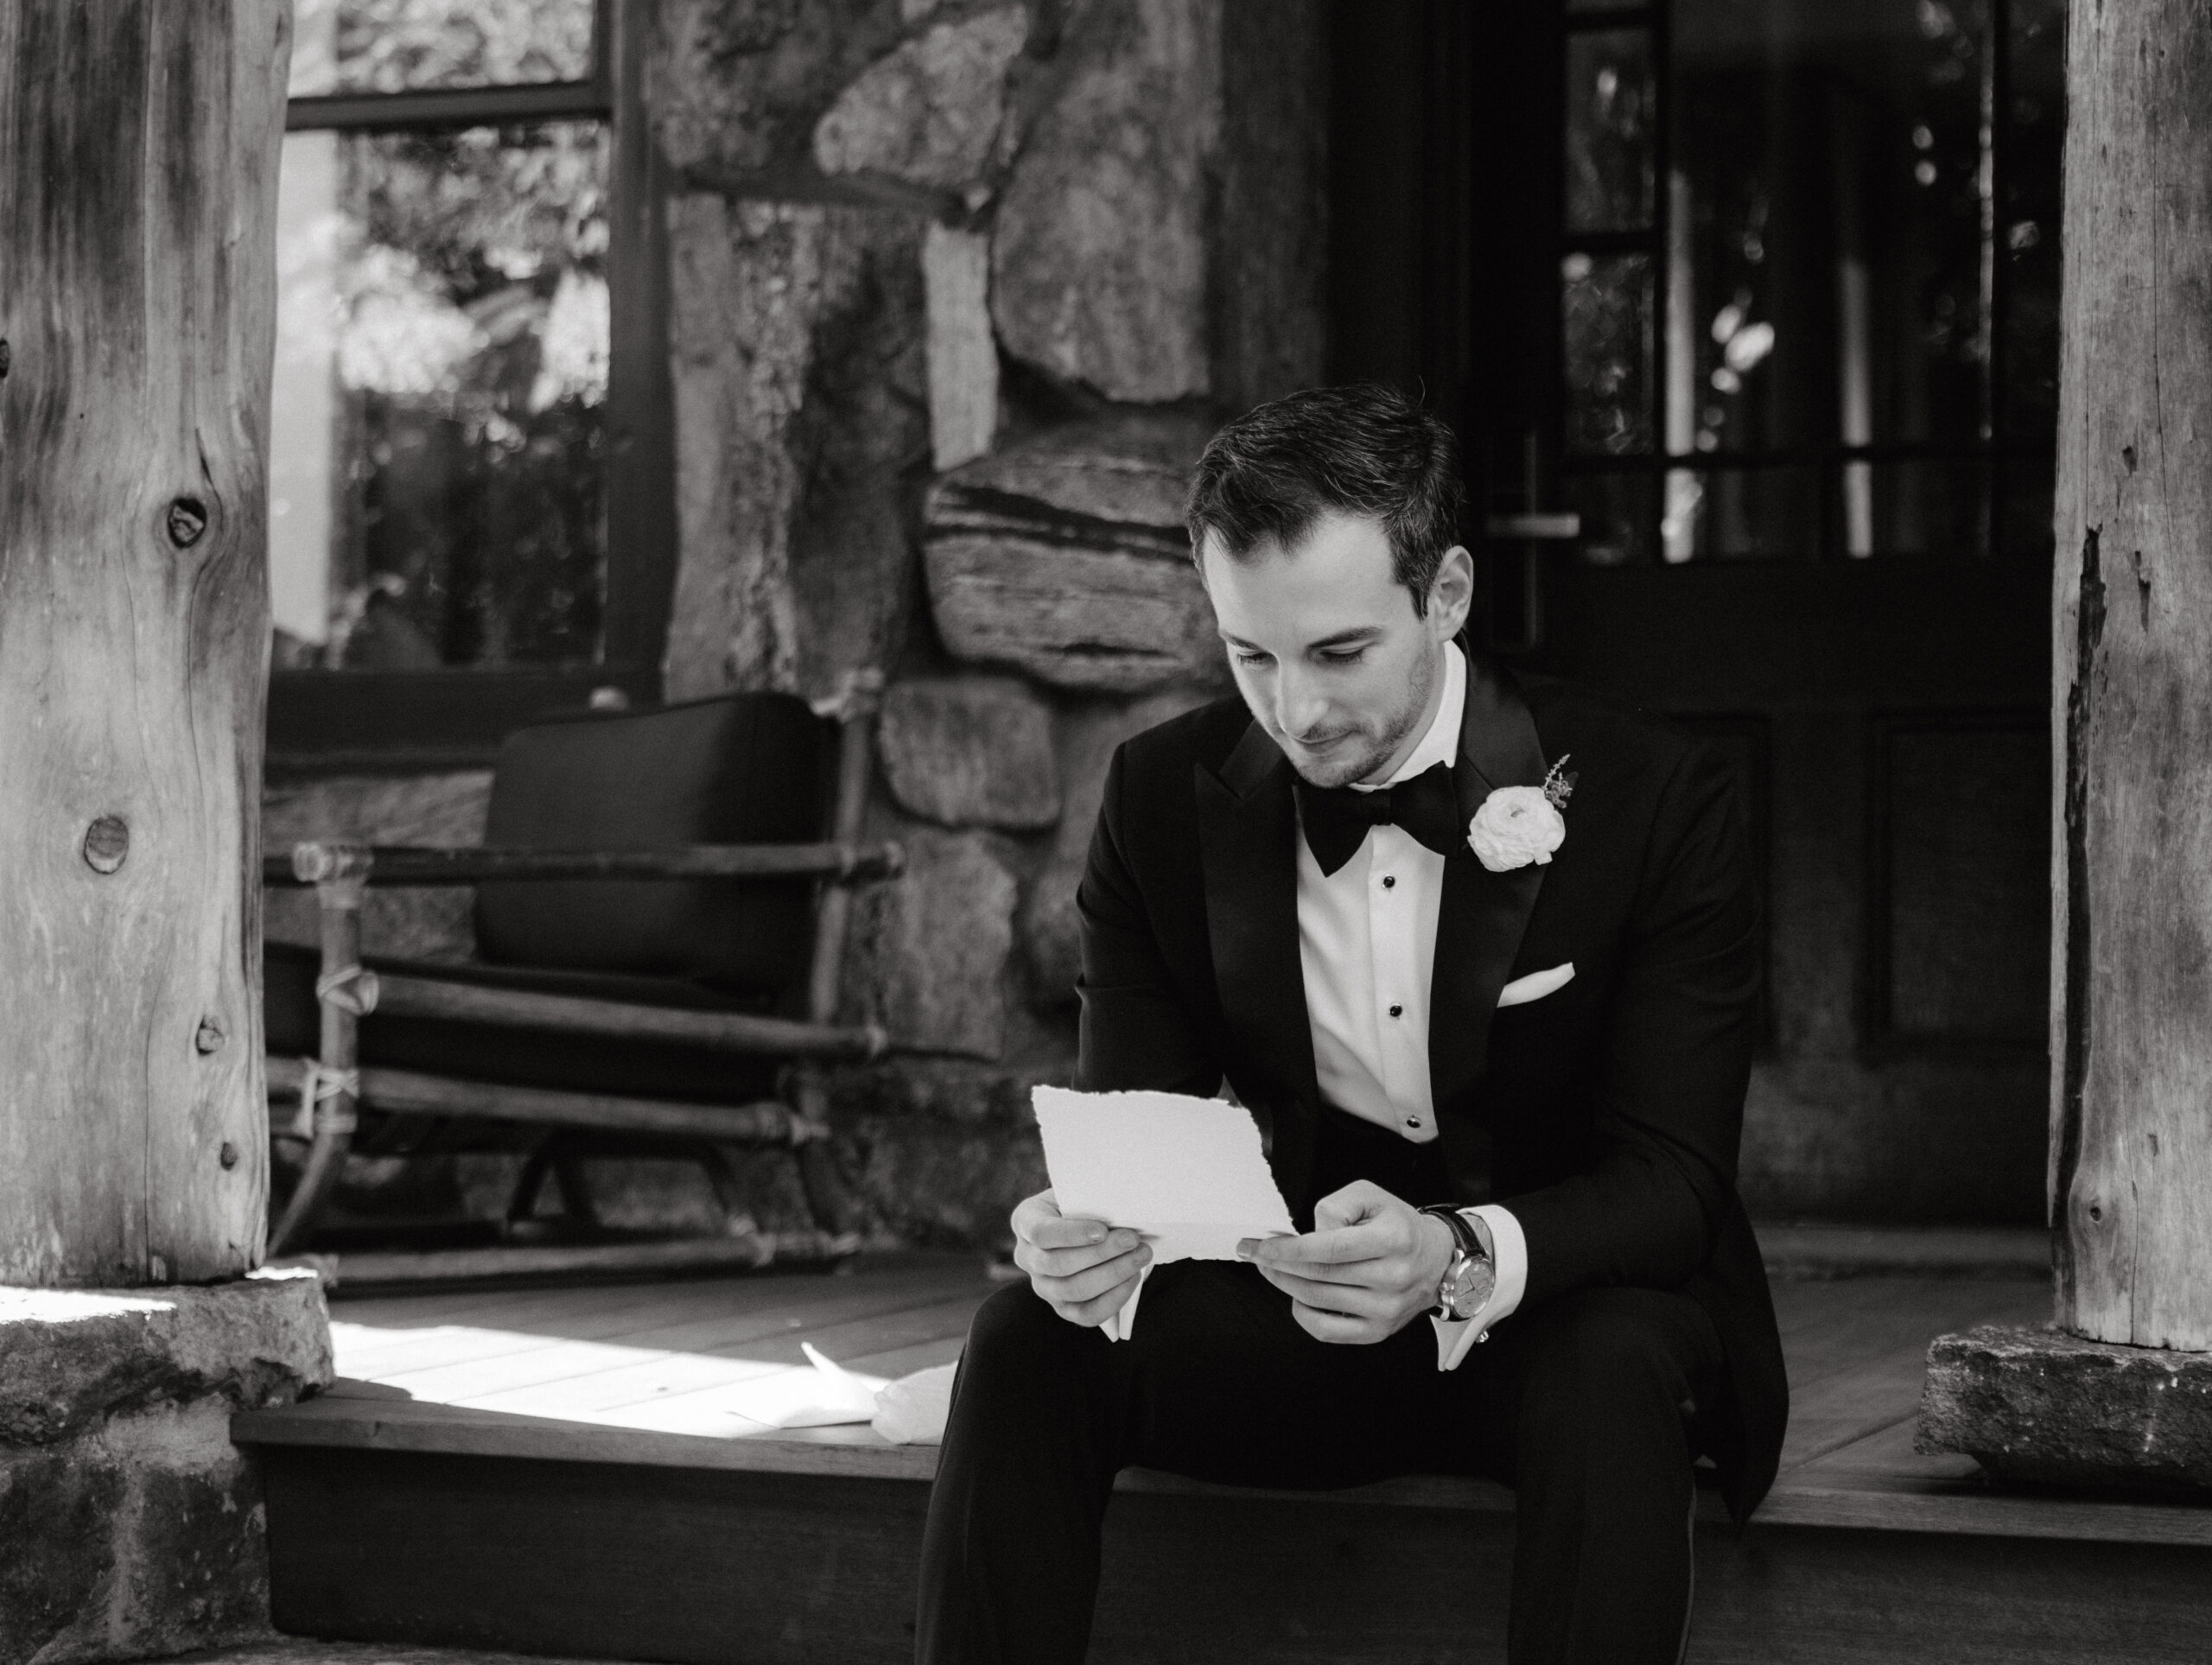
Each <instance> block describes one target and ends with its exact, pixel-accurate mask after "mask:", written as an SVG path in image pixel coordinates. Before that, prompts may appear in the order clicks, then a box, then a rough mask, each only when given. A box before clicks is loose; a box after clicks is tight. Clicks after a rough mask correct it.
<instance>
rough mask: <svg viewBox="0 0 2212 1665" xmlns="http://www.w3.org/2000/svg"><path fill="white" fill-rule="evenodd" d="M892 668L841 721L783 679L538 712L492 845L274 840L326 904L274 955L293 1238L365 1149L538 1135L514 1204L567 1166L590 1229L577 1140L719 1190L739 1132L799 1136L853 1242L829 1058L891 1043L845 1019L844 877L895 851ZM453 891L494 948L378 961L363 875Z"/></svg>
mask: <svg viewBox="0 0 2212 1665" xmlns="http://www.w3.org/2000/svg"><path fill="white" fill-rule="evenodd" d="M878 685H879V684H878V683H877V681H876V679H874V678H873V677H865V678H855V680H854V682H853V683H852V685H851V686H850V687H849V690H848V692H847V694H846V696H844V697H843V699H842V701H841V702H838V703H837V705H836V709H835V713H834V715H835V718H836V720H835V721H831V720H830V719H829V718H825V717H824V716H823V715H817V713H816V712H815V711H814V710H813V709H810V708H809V706H808V705H807V704H806V703H805V702H803V701H801V700H798V699H797V698H795V697H793V696H789V695H783V694H733V695H726V696H720V697H717V698H714V699H706V700H696V701H692V702H687V703H684V704H679V705H672V706H666V707H661V708H658V709H652V710H645V711H637V712H627V711H625V712H591V713H585V714H579V715H575V716H568V717H561V718H557V719H553V720H549V721H541V722H538V723H535V724H532V725H531V726H530V727H529V728H523V729H520V730H518V731H517V732H515V733H514V734H511V735H510V736H508V738H507V740H505V743H504V744H503V745H502V746H501V747H500V750H499V757H498V759H497V762H496V764H495V766H494V771H493V786H492V799H491V805H490V810H489V813H488V816H487V819H486V829H485V844H484V846H483V848H480V849H475V850H426V849H373V848H365V847H361V846H352V845H342V844H324V845H302V846H301V847H299V849H298V850H297V851H296V852H293V853H291V854H290V855H272V856H271V857H270V860H269V863H268V866H269V870H270V873H269V876H270V880H271V881H272V882H279V883H282V882H287V881H288V880H289V881H290V882H312V883H315V884H316V886H317V888H318V890H319V892H320V893H321V900H322V904H323V908H322V914H323V921H324V931H323V935H324V942H323V946H322V948H321V950H320V951H317V950H312V949H307V948H302V947H297V946H295V945H291V944H277V943H272V944H269V945H268V948H267V951H266V956H265V958H264V991H265V992H264V1011H265V1016H266V1026H267V1038H268V1050H269V1052H270V1083H271V1096H272V1098H277V1099H278V1100H279V1102H280V1103H281V1102H282V1100H283V1096H284V1095H288V1094H289V1095H296V1098H295V1101H294V1102H296V1103H297V1104H298V1105H299V1115H298V1119H297V1121H296V1122H295V1123H294V1124H293V1125H292V1126H290V1127H289V1128H284V1127H282V1126H280V1135H279V1136H280V1137H283V1136H289V1137H308V1138H309V1139H310V1149H309V1154H308V1160H307V1162H306V1164H305V1167H304V1171H303V1173H302V1179H301V1180H300V1183H299V1185H297V1186H296V1189H295V1191H294V1193H293V1196H292V1198H291V1200H290V1202H289V1204H288V1205H287V1207H286V1210H285V1212H284V1216H283V1219H282V1220H281V1221H280V1222H279V1223H278V1225H277V1229H276V1230H275V1231H274V1232H273V1233H272V1248H273V1249H274V1251H275V1252H277V1253H286V1252H290V1251H293V1250H296V1249H299V1248H301V1247H302V1246H304V1244H305V1243H306V1242H307V1241H308V1236H309V1235H310V1234H311V1232H312V1230H313V1226H314V1219H315V1213H316V1211H317V1210H318V1209H320V1207H321V1204H323V1202H324V1201H325V1199H326V1198H327V1195H328V1193H329V1191H330V1189H331V1187H332V1185H334V1182H335V1179H336V1176H337V1172H338V1170H339V1167H340V1166H341V1165H342V1162H343V1160H344V1157H345V1155H346V1153H348V1152H349V1151H358V1152H359V1153H363V1154H411V1153H428V1152H431V1151H446V1150H454V1149H467V1148H486V1147H492V1148H523V1149H527V1150H529V1151H531V1161H530V1162H529V1163H528V1164H527V1165H526V1166H525V1168H524V1175H523V1178H522V1180H521V1182H520V1184H519V1185H518V1189H517V1192H516V1198H515V1202H514V1205H513V1207H512V1210H511V1214H512V1215H513V1216H515V1217H522V1216H526V1215H527V1214H528V1213H529V1212H530V1211H531V1210H532V1208H533V1207H534V1203H535V1198H536V1195H537V1191H538V1189H539V1187H540V1185H542V1182H543V1177H544V1175H545V1173H546V1172H548V1171H549V1170H550V1171H551V1172H555V1173H556V1175H557V1176H558V1178H559V1179H560V1180H561V1183H562V1189H563V1195H564V1197H565V1198H567V1199H568V1201H569V1207H570V1211H571V1212H573V1213H578V1214H581V1215H582V1216H584V1217H585V1218H586V1219H587V1220H588V1217H589V1209H588V1199H587V1198H586V1195H585V1193H584V1191H583V1185H582V1179H581V1177H580V1175H579V1174H578V1173H577V1172H575V1169H574V1167H573V1159H574V1158H575V1157H576V1156H577V1155H579V1154H582V1153H601V1152H607V1151H617V1150H621V1151H633V1152H637V1153H663V1154H665V1153H681V1154H686V1155H691V1156H695V1157H696V1158H697V1159H698V1160H701V1161H702V1163H704V1164H705V1165H706V1166H707V1169H708V1172H709V1176H710V1177H711V1178H713V1179H715V1182H716V1188H717V1191H718V1192H721V1193H722V1194H723V1196H724V1201H725V1204H726V1205H727V1204H729V1203H730V1201H731V1198H730V1197H729V1195H728V1189H727V1182H728V1165H727V1162H726V1160H724V1159H723V1158H722V1156H721V1146H722V1145H724V1144H734V1143H761V1142H773V1143H787V1144H790V1145H791V1146H792V1147H794V1148H795V1149H796V1151H797V1152H798V1156H799V1159H800V1161H801V1167H802V1173H803V1176H804V1179H806V1182H807V1192H808V1195H809V1198H810V1202H811V1203H812V1204H813V1205H814V1209H815V1213H816V1216H817V1224H818V1225H820V1226H821V1227H822V1228H823V1232H824V1233H825V1234H827V1235H828V1236H830V1237H833V1238H842V1237H843V1236H845V1226H846V1224H847V1222H846V1221H845V1220H844V1219H843V1218H842V1204H841V1201H840V1199H839V1198H838V1197H837V1195H836V1185H835V1183H834V1176H832V1175H831V1174H830V1173H829V1169H828V1166H827V1153H826V1148H825V1147H823V1145H822V1144H821V1141H820V1135H821V1134H822V1133H823V1125H822V1103H821V1100H822V1096H823V1095H822V1089H821V1082H820V1077H819V1067H820V1065H821V1064H823V1062H826V1061H827V1060H829V1059H832V1058H841V1057H859V1056H868V1055H872V1054H873V1052H875V1051H876V1050H879V1049H880V1045H881V1037H880V1034H879V1033H875V1032H874V1031H872V1030H867V1029H856V1028H840V1027H838V1026H836V1025H835V1024H834V1023H833V1022H831V1019H832V1018H833V1017H834V1015H835V1013H834V1006H835V1000H836V987H837V973H838V970H839V968H840V965H841V963H842V950H843V937H844V925H845V919H846V917H847V904H846V898H847V895H848V891H847V890H846V888H845V887H847V886H849V884H851V883H852V882H854V881H855V880H859V879H861V878H865V877H868V876H871V875H875V874H883V873H887V872H891V871H895V870H896V867H897V866H898V861H899V856H898V852H897V851H896V849H895V848H892V847H888V846H878V847H868V848H863V847H861V846H859V845H858V844H856V843H855V834H856V833H857V830H858V826H859V820H860V813H861V806H862V799H863V797H864V794H865V791H866V785H867V778H868V729H869V721H868V720H869V718H870V716H871V715H872V713H873V706H874V690H875V688H876V687H877V686H878ZM599 873H613V874H618V875H620V876H614V877H595V876H588V875H591V874H599ZM461 882H473V883H474V884H475V885H476V899H475V913H474V919H475V933H476V946H477V950H478V958H477V960H476V961H474V962H472V963H464V964H451V963H428V962H405V961H398V960H390V959H374V958H372V959H370V960H368V961H366V962H362V961H360V959H359V952H358V950H359V904H360V899H361V893H362V889H363V887H364V886H365V885H370V884H394V885H404V884H410V883H435V884H452V883H461ZM277 1119H278V1121H279V1122H280V1124H281V1123H282V1121H283V1117H282V1113H281V1111H280V1113H279V1115H278V1118H277Z"/></svg>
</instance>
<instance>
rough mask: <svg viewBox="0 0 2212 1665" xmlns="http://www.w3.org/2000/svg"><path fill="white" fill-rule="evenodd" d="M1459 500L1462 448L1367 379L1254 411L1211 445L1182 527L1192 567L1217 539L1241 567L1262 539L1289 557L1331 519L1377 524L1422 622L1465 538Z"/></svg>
mask: <svg viewBox="0 0 2212 1665" xmlns="http://www.w3.org/2000/svg"><path fill="white" fill-rule="evenodd" d="M1461 495H1462V493H1461V487H1460V484H1459V443H1458V442H1457V441H1456V440H1455V439H1454V438H1453V437H1452V430H1451V429H1450V428H1448V427H1446V425H1445V424H1444V423H1441V422H1440V421H1438V420H1437V419H1436V418H1435V417H1434V416H1430V415H1429V414H1428V413H1427V411H1425V410H1421V408H1420V407H1419V406H1418V405H1416V404H1414V402H1413V401H1412V400H1410V399H1408V398H1407V397H1405V396H1404V395H1403V394H1402V393H1399V392H1397V391H1395V390H1394V389H1391V388H1388V387H1383V386H1379V385H1376V384H1374V383H1371V382H1370V383H1358V384H1353V385H1351V386H1346V387H1313V388H1308V389H1306V391H1304V392H1302V393H1293V394H1290V395H1288V396H1287V397H1284V398H1280V399H1275V400H1273V401H1271V402H1269V403H1268V404H1262V405H1258V406H1255V408H1253V409H1252V410H1248V411H1246V412H1245V413H1244V414H1243V416H1239V417H1237V418H1236V420H1235V421H1234V422H1232V423H1229V424H1228V426H1226V427H1225V428H1224V429H1222V430H1221V431H1220V432H1219V433H1217V434H1216V435H1214V436H1213V438H1212V439H1211V440H1210V441H1209V442H1207V444H1206V448H1205V454H1203V455H1201V456H1200V457H1199V458H1198V474H1197V477H1196V478H1195V479H1194V480H1192V485H1191V501H1190V507H1189V509H1188V510H1187V511H1186V512H1185V523H1184V524H1185V525H1186V526H1188V527H1189V529H1190V533H1191V558H1192V560H1193V561H1197V560H1198V559H1199V558H1200V554H1201V551H1202V550H1203V549H1204V547H1205V539H1206V534H1207V533H1209V532H1211V533H1212V534H1213V536H1214V537H1216V538H1217V539H1219V540H1220V543H1221V547H1222V550H1223V551H1224V553H1225V554H1227V555H1228V556H1229V557H1230V559H1231V560H1237V561H1241V560H1243V558H1244V557H1245V556H1248V555H1249V554H1250V553H1251V552H1252V551H1253V550H1254V549H1255V548H1256V547H1257V546H1258V545H1259V544H1260V543H1262V542H1265V541H1272V542H1274V543H1280V544H1281V545H1283V546H1284V547H1285V548H1288V547H1289V546H1290V545H1292V544H1294V543H1297V542H1298V541H1299V540H1300V539H1301V538H1303V537H1306V535H1307V534H1308V533H1310V532H1311V531H1313V524H1314V523H1315V522H1316V521H1318V520H1319V519H1320V518H1321V517H1322V516H1323V515H1324V514H1326V513H1329V512H1332V511H1334V512H1338V513H1343V514H1353V515H1361V516H1364V517H1366V518H1369V519H1372V520H1377V521H1380V522H1381V523H1382V524H1383V535H1384V537H1387V538H1388V539H1389V543H1390V569H1391V574H1392V575H1393V576H1394V577H1395V578H1396V579H1397V581H1399V582H1400V583H1402V584H1403V585H1404V586H1405V587H1406V588H1408V589H1409V590H1411V591H1412V592H1413V594H1414V612H1415V613H1421V614H1426V613H1427V611H1428V591H1429V587H1430V586H1431V585H1432V584H1433V583H1434V582H1435V581H1436V569H1437V568H1438V566H1439V565H1440V563H1441V562H1442V561H1443V559H1444V552H1445V550H1448V549H1450V548H1451V547H1452V544H1453V543H1457V542H1458V541H1459V505H1460V499H1461Z"/></svg>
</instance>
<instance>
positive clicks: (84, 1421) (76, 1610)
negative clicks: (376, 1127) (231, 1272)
mask: <svg viewBox="0 0 2212 1665" xmlns="http://www.w3.org/2000/svg"><path fill="white" fill-rule="evenodd" d="M330 1380H331V1360H330V1333H329V1327H328V1324H327V1320H326V1318H325V1314H324V1311H323V1300H322V1292H321V1286H320V1285H319V1284H318V1283H317V1282H316V1281H315V1279H314V1278H313V1277H310V1276H300V1277H295V1278H289V1279H265V1280H264V1279H251V1280H248V1281H242V1282H235V1283H229V1284H219V1285H215V1286H213V1287H205V1288H155V1289H137V1290H130V1291H113V1292H109V1291H97V1290H64V1289H14V1288H0V1665H22V1662H29V1661H32V1660H35V1661H37V1662H39V1665H68V1662H72V1661H77V1660H96V1659H130V1658H138V1657H143V1656H145V1655H157V1654H174V1653H181V1652H183V1651H185V1650H186V1649H194V1648H205V1647H210V1646H213V1645H216V1644H219V1643H232V1642H237V1641H241V1640H244V1639H246V1638H249V1637H252V1636H261V1635H264V1634H266V1632H267V1631H268V1629H269V1581H268V1557H267V1551H266V1547H265V1539H264V1520H263V1514H262V1505H261V1495H260V1487H259V1484H258V1483H257V1480H256V1478H255V1477H254V1474H253V1471H252V1470H251V1466H250V1465H249V1464H248V1462H247V1460H246V1458H245V1456H244V1455H243V1454H242V1453H241V1452H239V1451H238V1448H237V1447H236V1446H232V1444H231V1438H230V1418H231V1413H232V1411H234V1410H240V1409H246V1408H257V1407H262V1406H269V1405H280V1404H286V1403H289V1402H290V1401H292V1400H294V1399H296V1398H298V1397H299V1396H300V1395H301V1394H302V1393H303V1392H307V1391H310V1390H312V1389H318V1388H322V1387H327V1386H328V1385H329V1382H330Z"/></svg>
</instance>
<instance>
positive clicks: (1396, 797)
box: [1292, 763, 1460, 874]
mask: <svg viewBox="0 0 2212 1665" xmlns="http://www.w3.org/2000/svg"><path fill="white" fill-rule="evenodd" d="M1292 784H1293V789H1294V791H1296V792H1297V794H1298V815H1299V819H1300V821H1301V822H1303V823H1305V827H1306V848H1308V849H1310V850H1312V851H1313V859H1314V860H1315V861H1318V862H1319V863H1320V864H1321V871H1322V872H1323V873H1325V874H1330V873H1334V872H1335V871H1336V870H1337V869H1338V867H1342V866H1344V863H1345V862H1347V861H1351V858H1352V856H1353V855H1354V853H1355V852H1357V850H1358V848H1359V847H1360V844H1361V842H1362V841H1363V840H1364V839H1365V838H1366V836H1367V829H1369V828H1370V827H1389V826H1399V827H1403V828H1404V829H1406V830H1407V831H1408V833H1410V834H1411V835H1412V836H1414V837H1415V838H1417V839H1419V840H1420V841H1421V842H1422V843H1424V844H1426V845H1427V846H1428V848H1431V849H1433V850H1434V851H1435V852H1436V853H1437V854H1438V855H1451V854H1452V851H1453V850H1455V849H1457V848H1459V843H1460V831H1459V796H1458V794H1457V793H1455V792H1454V791H1452V766H1451V765H1450V764H1448V763H1440V764H1438V765H1436V766H1434V767H1433V768H1430V769H1425V770H1423V771H1422V772H1421V773H1420V774H1417V775H1415V776H1414V778H1412V779H1411V780H1402V781H1400V782H1399V783H1398V784H1397V785H1395V786H1383V787H1379V788H1377V789H1376V791H1371V792H1362V791H1354V790H1353V789H1352V788H1351V787H1350V786H1313V785H1307V784H1306V781H1305V780H1304V779H1303V778H1300V779H1298V780H1295V781H1294V782H1293V783H1292Z"/></svg>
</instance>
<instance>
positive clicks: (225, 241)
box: [0, 0, 291, 1284]
mask: <svg viewBox="0 0 2212 1665" xmlns="http://www.w3.org/2000/svg"><path fill="white" fill-rule="evenodd" d="M290 29H291V22H290V7H289V6H288V5H287V4H285V3H284V0H162V3H155V0H100V3H99V4H97V5H86V4H85V3H82V0H10V3H8V4H6V5H4V6H0V342H4V344H5V346H4V351H5V359H4V368H3V369H0V873H4V874H6V880H5V882H4V883H0V977H3V978H4V981H5V986H6V998H5V999H4V1000H0V1281H5V1282H15V1283H33V1284H139V1283H145V1282H148V1281H163V1280H165V1279H175V1280H188V1279H212V1278H218V1277H222V1276H226V1275H230V1274H238V1273H240V1272H243V1271H245V1270H246V1269H247V1268H249V1267H251V1265H253V1263H254V1262H255V1261H256V1260H257V1259H258V1257H259V1255H260V1252H261V1241H262V1229H263V1226H262V1222H263V1214H264V1205H265V1199H266V1193H267V1187H268V1175H267V1144H266V1137H265V1128H266V1114H265V1111H264V1105H263V1094H262V1082H261V1054H262V1047H261V995H260V986H259V985H260V975H259V967H260V937H261V931H260V924H261V910H260V853H259V850H258V848H257V814H258V805H259V798H260V790H261V748H262V721H263V704H264V691H265V687H266V670H265V666H266V658H267V653H268V637H269V608H268V600H267V588H266V579H265V575H264V568H265V564H266V556H267V550H266V543H267V528H266V524H265V516H266V508H265V496H266V493H265V467H266V442H267V427H268V421H269V378H270V362H271V352H272V347H273V334H272V331H273V327H274V323H275V301H276V296H275V288H276V248H275V226H276V209H277V146H278V142H279V139H280V137H281V134H282V130H283V115H284V84H285V75H286V70H287V66H288V64H289V57H290Z"/></svg>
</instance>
